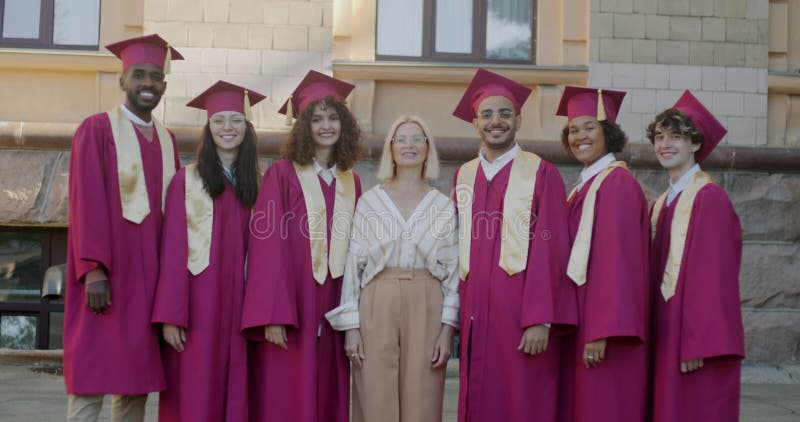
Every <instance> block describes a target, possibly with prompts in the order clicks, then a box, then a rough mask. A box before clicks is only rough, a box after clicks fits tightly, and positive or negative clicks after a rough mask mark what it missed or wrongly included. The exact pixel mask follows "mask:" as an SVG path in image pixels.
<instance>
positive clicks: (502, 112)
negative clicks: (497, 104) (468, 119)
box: [480, 108, 514, 120]
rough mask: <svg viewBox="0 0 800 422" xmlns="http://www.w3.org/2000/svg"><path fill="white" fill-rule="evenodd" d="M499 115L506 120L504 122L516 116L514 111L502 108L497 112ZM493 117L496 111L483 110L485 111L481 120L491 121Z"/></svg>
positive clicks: (481, 115)
mask: <svg viewBox="0 0 800 422" xmlns="http://www.w3.org/2000/svg"><path fill="white" fill-rule="evenodd" d="M497 115H498V116H499V117H500V118H501V119H504V120H505V119H510V118H511V117H513V116H514V111H513V110H509V109H507V108H501V109H500V110H497ZM492 116H494V111H493V110H483V111H481V112H480V117H481V119H484V120H489V119H491V118H492Z"/></svg>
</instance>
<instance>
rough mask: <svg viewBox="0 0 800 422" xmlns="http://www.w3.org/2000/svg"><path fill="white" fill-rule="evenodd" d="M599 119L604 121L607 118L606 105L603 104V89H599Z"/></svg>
mask: <svg viewBox="0 0 800 422" xmlns="http://www.w3.org/2000/svg"><path fill="white" fill-rule="evenodd" d="M597 120H598V121H600V122H602V121H603V120H606V107H605V105H604V104H603V90H602V89H598V90H597Z"/></svg>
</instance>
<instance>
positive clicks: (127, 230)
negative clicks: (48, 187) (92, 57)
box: [64, 35, 182, 421]
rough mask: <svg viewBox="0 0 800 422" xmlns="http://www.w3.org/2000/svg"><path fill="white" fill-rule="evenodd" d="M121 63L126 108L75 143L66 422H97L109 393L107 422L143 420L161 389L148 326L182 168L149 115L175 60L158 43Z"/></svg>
mask: <svg viewBox="0 0 800 422" xmlns="http://www.w3.org/2000/svg"><path fill="white" fill-rule="evenodd" d="M106 48H108V50H109V51H111V52H112V53H114V54H115V55H116V56H117V57H119V58H120V59H122V68H123V73H122V76H121V77H120V79H119V85H120V88H121V89H122V91H123V92H124V93H125V102H124V104H122V105H121V106H119V107H115V108H114V109H112V110H110V111H108V112H106V113H100V114H95V115H93V116H90V117H88V118H87V119H86V120H84V121H83V123H82V124H81V125H80V127H79V128H78V130H77V132H75V136H74V138H73V141H72V153H71V158H70V177H69V179H70V180H69V211H70V212H69V242H68V246H67V255H68V257H67V293H66V300H65V304H64V307H65V309H64V381H65V383H66V387H67V394H69V400H68V409H67V420H68V421H93V420H97V415H98V414H99V413H100V409H101V406H102V403H103V396H104V395H105V394H113V398H112V401H111V406H112V408H111V419H112V420H119V421H141V420H143V418H144V406H145V401H146V399H147V393H149V392H153V391H159V390H162V389H163V388H164V386H165V385H164V373H163V369H162V365H161V357H160V350H159V343H158V332H157V330H156V329H155V328H154V326H152V325H151V324H150V311H151V310H152V306H153V295H154V293H155V287H156V279H157V277H158V256H159V253H158V252H159V247H158V245H159V241H160V238H161V222H162V217H163V216H162V204H163V198H164V193H165V191H166V187H167V184H168V183H169V181H170V179H171V178H172V176H173V175H174V174H175V169H176V168H177V167H178V166H179V161H178V156H177V153H176V149H175V139H174V136H172V134H171V133H169V132H168V131H167V130H166V129H165V128H164V127H163V126H162V125H161V124H160V123H159V122H157V121H156V120H155V119H154V118H153V116H152V110H153V109H154V108H155V107H156V106H157V105H158V103H159V101H160V100H161V96H162V95H163V94H164V90H165V89H166V87H167V83H166V81H165V80H164V75H165V73H167V72H168V67H169V65H168V64H169V62H170V60H172V59H182V57H181V55H180V54H179V53H178V52H177V51H175V50H174V49H172V48H170V47H169V46H168V45H167V43H166V41H164V40H163V39H162V38H161V37H159V36H158V35H148V36H144V37H138V38H133V39H129V40H125V41H121V42H118V43H115V44H111V45H108V46H107V47H106Z"/></svg>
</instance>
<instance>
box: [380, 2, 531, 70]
mask: <svg viewBox="0 0 800 422" xmlns="http://www.w3.org/2000/svg"><path fill="white" fill-rule="evenodd" d="M535 10H536V8H535V3H534V1H533V0H378V16H377V36H376V51H375V53H376V58H377V59H378V60H424V61H464V62H475V61H482V62H499V63H528V64H533V63H534V62H535V47H536V42H535V41H536V36H535V34H536V16H535Z"/></svg>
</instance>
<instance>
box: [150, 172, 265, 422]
mask: <svg viewBox="0 0 800 422" xmlns="http://www.w3.org/2000/svg"><path fill="white" fill-rule="evenodd" d="M185 178H186V171H185V169H181V170H179V171H178V173H177V174H176V175H175V177H174V178H173V179H172V182H171V183H170V185H169V190H168V191H167V199H166V201H167V206H166V209H165V216H164V231H163V236H162V242H161V273H160V274H159V281H158V290H157V291H156V300H155V305H154V309H153V318H152V321H153V322H154V323H169V324H174V325H177V326H180V327H183V328H185V329H186V343H185V349H184V351H183V352H180V353H178V352H177V351H175V349H173V348H172V347H171V346H169V345H164V354H163V357H164V372H165V373H166V378H167V389H166V390H164V391H162V392H161V395H160V397H159V409H158V410H159V411H158V418H159V420H160V421H162V422H163V421H187V422H188V421H192V422H194V421H230V422H236V421H246V420H247V340H246V339H245V338H244V336H243V335H242V334H241V331H240V329H239V327H240V325H241V312H242V302H243V301H244V265H245V256H246V254H247V238H248V231H247V228H248V223H249V221H250V208H249V207H248V206H246V205H243V204H242V203H241V202H239V200H238V198H237V197H236V193H235V192H234V189H233V186H232V185H231V184H230V183H228V182H227V180H226V181H225V190H224V191H223V192H222V194H220V195H219V196H218V197H217V198H215V199H214V219H213V222H212V229H211V251H210V254H209V265H208V267H207V268H206V269H205V270H203V271H202V272H201V273H200V274H197V275H192V274H191V273H190V272H189V270H188V269H187V267H186V264H187V260H188V257H189V247H188V246H189V242H188V238H187V234H186V224H187V223H186V201H185V192H186V190H185V186H186V184H185ZM158 327H159V328H160V327H161V324H158Z"/></svg>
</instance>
